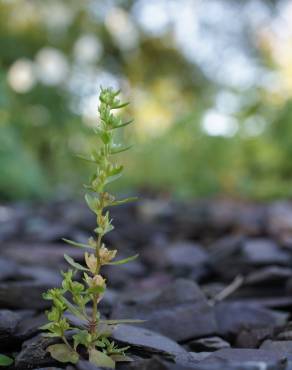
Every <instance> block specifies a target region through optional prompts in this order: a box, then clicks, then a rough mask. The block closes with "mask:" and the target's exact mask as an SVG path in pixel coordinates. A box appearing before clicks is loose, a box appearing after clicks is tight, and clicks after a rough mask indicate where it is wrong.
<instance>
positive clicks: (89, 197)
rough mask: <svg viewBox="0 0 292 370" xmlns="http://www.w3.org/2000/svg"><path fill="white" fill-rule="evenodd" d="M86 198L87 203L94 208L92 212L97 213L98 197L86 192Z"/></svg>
mask: <svg viewBox="0 0 292 370" xmlns="http://www.w3.org/2000/svg"><path fill="white" fill-rule="evenodd" d="M85 200H86V203H87V205H88V207H89V208H90V209H91V210H92V212H94V213H96V210H97V209H96V206H97V204H96V200H97V198H95V197H93V196H92V195H90V194H88V193H87V194H85Z"/></svg>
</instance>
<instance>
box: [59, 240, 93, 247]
mask: <svg viewBox="0 0 292 370" xmlns="http://www.w3.org/2000/svg"><path fill="white" fill-rule="evenodd" d="M62 240H63V241H64V242H65V243H67V244H70V245H73V246H74V247H80V248H90V249H94V247H92V246H91V245H89V244H83V243H78V242H74V241H73V240H70V239H65V238H62Z"/></svg>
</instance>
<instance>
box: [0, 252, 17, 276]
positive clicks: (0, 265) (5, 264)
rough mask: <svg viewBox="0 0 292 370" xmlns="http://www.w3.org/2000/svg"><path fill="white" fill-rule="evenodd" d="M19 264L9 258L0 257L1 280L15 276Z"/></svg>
mask: <svg viewBox="0 0 292 370" xmlns="http://www.w3.org/2000/svg"><path fill="white" fill-rule="evenodd" d="M18 270H19V266H18V265H17V264H16V263H15V262H13V261H11V260H9V259H8V258H0V281H3V280H6V279H11V278H15V276H17V274H18Z"/></svg>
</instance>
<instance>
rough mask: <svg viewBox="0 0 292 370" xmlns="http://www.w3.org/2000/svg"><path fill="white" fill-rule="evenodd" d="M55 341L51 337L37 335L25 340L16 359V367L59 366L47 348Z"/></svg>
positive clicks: (21, 368)
mask: <svg viewBox="0 0 292 370" xmlns="http://www.w3.org/2000/svg"><path fill="white" fill-rule="evenodd" d="M54 342H55V341H54V340H52V339H49V338H44V337H41V336H36V337H34V338H32V339H30V340H27V341H25V342H23V345H22V349H21V351H20V352H19V353H18V355H17V356H16V359H15V367H16V368H17V369H19V370H25V369H33V368H41V367H48V366H58V364H57V363H56V361H55V360H54V359H52V357H51V356H50V354H49V353H48V352H47V351H46V348H47V347H48V346H49V345H50V344H53V343H54Z"/></svg>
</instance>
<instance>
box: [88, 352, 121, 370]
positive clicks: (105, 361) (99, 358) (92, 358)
mask: <svg viewBox="0 0 292 370" xmlns="http://www.w3.org/2000/svg"><path fill="white" fill-rule="evenodd" d="M89 362H91V363H92V364H94V365H96V366H100V367H107V368H109V369H115V367H116V366H115V365H116V364H115V362H114V361H113V360H112V359H111V358H110V357H109V356H108V355H106V354H105V353H103V352H100V351H98V350H97V349H91V350H90V351H89Z"/></svg>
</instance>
